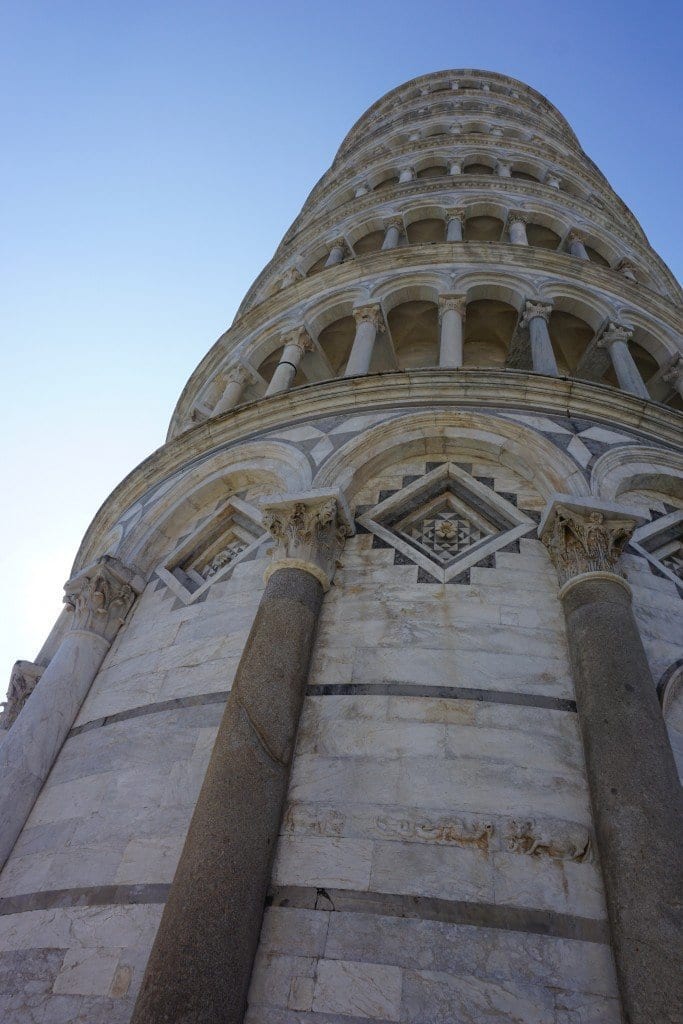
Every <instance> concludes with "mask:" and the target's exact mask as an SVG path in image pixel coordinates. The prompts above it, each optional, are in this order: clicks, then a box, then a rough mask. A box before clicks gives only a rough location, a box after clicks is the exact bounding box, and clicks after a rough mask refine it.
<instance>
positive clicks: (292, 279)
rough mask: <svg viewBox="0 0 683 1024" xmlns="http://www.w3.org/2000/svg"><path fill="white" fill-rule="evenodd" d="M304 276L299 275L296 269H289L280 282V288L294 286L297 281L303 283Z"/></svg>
mask: <svg viewBox="0 0 683 1024" xmlns="http://www.w3.org/2000/svg"><path fill="white" fill-rule="evenodd" d="M303 279H304V275H303V274H302V273H301V271H300V270H299V268H298V267H290V268H289V269H288V270H285V272H284V274H283V275H282V279H281V281H280V287H281V288H289V286H290V285H292V284H296V283H297V281H303Z"/></svg>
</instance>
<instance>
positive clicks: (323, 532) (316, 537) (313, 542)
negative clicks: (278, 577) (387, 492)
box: [263, 491, 353, 590]
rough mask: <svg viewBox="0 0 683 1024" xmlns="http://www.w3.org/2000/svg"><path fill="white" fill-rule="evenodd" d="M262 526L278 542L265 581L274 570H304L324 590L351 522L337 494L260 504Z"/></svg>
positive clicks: (303, 495)
mask: <svg viewBox="0 0 683 1024" xmlns="http://www.w3.org/2000/svg"><path fill="white" fill-rule="evenodd" d="M263 525H264V526H265V528H266V529H267V530H268V531H269V532H270V533H271V534H272V536H273V537H274V538H275V540H276V541H277V548H276V550H275V552H274V554H273V562H272V564H271V565H270V566H269V568H268V570H267V571H266V579H268V578H269V577H270V576H271V575H272V573H273V572H275V570H276V569H286V568H290V569H303V570H304V571H305V572H309V573H310V574H311V575H312V576H315V578H316V579H317V580H318V581H319V582H320V583H321V584H322V586H323V588H324V589H325V590H327V589H328V588H329V586H330V583H331V581H332V578H333V576H334V573H335V569H336V568H337V559H338V557H339V555H340V553H341V551H342V548H343V547H344V542H345V540H346V538H347V537H350V536H351V534H352V533H353V520H352V518H351V515H350V513H349V511H348V509H347V507H346V503H345V502H344V499H343V498H342V496H341V494H339V493H338V492H329V491H324V492H322V491H318V492H316V491H312V492H308V493H307V494H301V495H299V494H294V495H289V496H287V497H286V498H282V499H273V500H271V501H267V502H265V503H264V505H263Z"/></svg>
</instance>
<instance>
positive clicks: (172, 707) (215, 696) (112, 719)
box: [67, 690, 230, 739]
mask: <svg viewBox="0 0 683 1024" xmlns="http://www.w3.org/2000/svg"><path fill="white" fill-rule="evenodd" d="M229 693H230V691H229V690H214V691H213V692H212V693H197V694H194V695H192V696H190V697H174V698H173V700H163V701H158V702H157V703H156V704H142V705H141V706H140V707H137V708H128V710H126V711H117V712H116V714H114V715H105V716H104V718H93V720H92V721H91V722H84V723H83V725H76V726H74V728H73V729H72V730H71V732H70V733H69V735H68V736H67V739H71V737H72V736H80V734H81V733H83V732H90V731H91V729H100V728H101V727H102V726H103V725H114V724H115V723H116V722H127V721H128V720H129V719H130V718H143V717H144V716H145V715H158V714H159V712H161V711H176V710H177V709H178V708H196V707H200V706H201V705H202V704H225V702H226V700H227V699H228V694H229Z"/></svg>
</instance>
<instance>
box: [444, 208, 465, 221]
mask: <svg viewBox="0 0 683 1024" xmlns="http://www.w3.org/2000/svg"><path fill="white" fill-rule="evenodd" d="M445 218H446V223H448V221H449V220H464V219H465V207H464V206H451V207H449V209H448V210H446V214H445Z"/></svg>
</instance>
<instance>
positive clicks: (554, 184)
mask: <svg viewBox="0 0 683 1024" xmlns="http://www.w3.org/2000/svg"><path fill="white" fill-rule="evenodd" d="M545 183H546V185H549V186H550V188H560V186H561V184H562V182H561V180H560V178H558V176H557V175H556V174H553V173H552V172H551V171H548V173H547V174H546V176H545Z"/></svg>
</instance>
